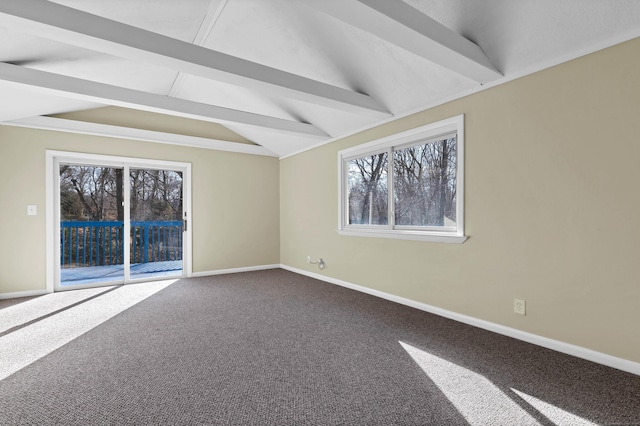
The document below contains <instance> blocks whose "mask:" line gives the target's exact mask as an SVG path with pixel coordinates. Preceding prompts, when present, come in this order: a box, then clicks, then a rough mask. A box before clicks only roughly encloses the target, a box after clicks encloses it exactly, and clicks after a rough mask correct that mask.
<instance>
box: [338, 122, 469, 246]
mask: <svg viewBox="0 0 640 426" xmlns="http://www.w3.org/2000/svg"><path fill="white" fill-rule="evenodd" d="M451 133H456V155H457V163H456V164H457V169H456V227H455V228H453V227H449V228H444V227H442V228H441V227H424V228H420V229H412V227H407V226H393V217H392V216H391V215H393V209H392V208H391V207H390V218H389V219H390V220H389V225H355V224H349V219H348V214H349V212H348V206H349V202H348V197H349V190H348V188H347V187H346V185H347V182H348V177H347V174H348V167H347V166H346V164H347V162H348V161H349V160H352V159H354V158H359V157H363V156H367V155H375V154H380V153H382V152H387V153H388V154H387V155H388V159H389V161H393V150H394V149H402V148H406V147H409V146H412V145H418V144H420V143H421V142H424V141H427V142H428V141H429V140H434V139H437V138H438V137H441V136H445V135H447V134H451ZM392 174H393V173H389V174H388V175H387V179H388V191H389V194H390V199H391V198H392V195H391V194H393V176H390V175H392ZM338 194H339V198H338V234H340V235H346V236H357V237H376V238H395V239H403V240H418V241H432V242H443V243H458V244H460V243H463V242H464V241H465V240H466V239H467V238H468V237H467V236H465V234H464V115H458V116H456V117H452V118H449V119H446V120H442V121H438V122H436V123H431V124H427V125H424V126H420V127H417V128H415V129H411V130H407V131H405V132H401V133H397V134H394V135H391V136H388V137H385V138H382V139H377V140H375V141H371V142H368V143H365V144H362V145H358V146H355V147H352V148H348V149H344V150H342V151H339V152H338Z"/></svg>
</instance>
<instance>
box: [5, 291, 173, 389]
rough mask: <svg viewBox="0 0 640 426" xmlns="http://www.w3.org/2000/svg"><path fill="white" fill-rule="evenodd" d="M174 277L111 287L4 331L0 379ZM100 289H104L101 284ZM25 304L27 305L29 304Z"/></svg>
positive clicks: (106, 318)
mask: <svg viewBox="0 0 640 426" xmlns="http://www.w3.org/2000/svg"><path fill="white" fill-rule="evenodd" d="M176 281H177V280H166V281H152V282H146V283H136V284H131V285H125V286H121V287H120V288H118V289H116V290H114V291H109V292H106V293H105V294H103V295H100V296H98V297H95V298H92V299H90V300H87V301H86V302H84V303H80V304H77V305H76V306H73V307H71V308H69V309H65V310H62V311H60V312H58V313H56V314H55V315H52V316H49V317H46V318H43V319H42V320H39V321H36V322H34V323H33V324H29V325H27V326H25V327H23V328H19V329H17V330H16V331H13V332H10V333H8V334H5V335H4V336H2V337H0V380H3V379H5V378H6V377H8V376H10V375H11V374H13V373H15V372H16V371H18V370H20V369H22V368H24V367H26V366H28V365H30V364H31V363H33V362H35V361H37V360H38V359H40V358H42V357H44V356H46V355H47V354H49V353H51V352H53V351H54V350H56V349H58V348H60V347H62V346H63V345H65V344H67V343H69V342H71V341H72V340H73V339H76V338H77V337H79V336H81V335H82V334H84V333H86V332H88V331H89V330H91V329H93V328H95V327H97V326H98V325H100V324H102V323H103V322H105V321H107V320H108V319H110V318H113V317H114V316H116V315H117V314H119V313H120V312H123V311H124V310H126V309H128V308H130V307H132V306H134V305H135V304H136V303H139V302H141V301H143V300H144V299H146V298H147V297H149V296H151V295H153V294H155V293H157V292H159V291H160V290H163V289H165V288H167V287H168V286H170V285H171V284H173V283H175V282H176ZM75 291H82V290H74V292H75ZM102 291H104V288H103V289H102ZM70 293H71V292H70ZM76 297H78V295H76ZM80 297H86V294H83V295H80ZM16 306H20V305H16ZM27 308H29V309H30V308H31V307H27ZM7 309H9V308H7ZM13 313H14V314H16V315H22V314H19V312H18V311H17V310H14V312H13ZM24 315H26V314H24ZM13 322H15V321H13Z"/></svg>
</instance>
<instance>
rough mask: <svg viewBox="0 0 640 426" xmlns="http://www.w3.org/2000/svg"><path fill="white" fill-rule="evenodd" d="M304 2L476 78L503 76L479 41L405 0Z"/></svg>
mask: <svg viewBox="0 0 640 426" xmlns="http://www.w3.org/2000/svg"><path fill="white" fill-rule="evenodd" d="M303 1H304V3H305V4H307V5H309V6H311V7H312V8H314V9H316V10H318V11H320V12H323V13H325V14H328V15H330V16H332V17H334V18H336V19H339V20H341V21H343V22H346V23H347V24H349V25H352V26H354V27H356V28H359V29H361V30H363V31H366V32H368V33H370V34H373V35H375V36H377V37H379V38H381V39H383V40H385V41H387V42H389V43H392V44H394V45H396V46H398V47H400V48H402V49H405V50H408V51H409V52H412V53H414V54H416V55H418V56H420V57H422V58H424V59H427V60H429V61H431V62H434V63H436V64H438V65H440V66H442V67H444V68H447V69H449V70H451V71H455V72H457V73H458V74H460V75H463V76H465V77H467V78H470V79H471V80H473V81H476V82H479V83H482V84H484V83H488V82H490V81H494V80H496V79H499V78H500V77H502V74H501V73H500V72H499V71H498V70H497V69H496V68H495V67H494V66H493V64H491V61H490V60H489V58H487V56H486V55H485V54H484V52H483V51H482V49H481V48H480V47H479V46H478V45H477V44H475V43H473V42H472V41H470V40H468V39H466V38H464V37H463V36H461V35H460V34H458V33H456V32H455V31H453V30H451V29H449V28H447V27H445V26H444V25H442V24H441V23H439V22H438V21H435V20H433V19H431V18H430V17H428V16H427V15H425V14H424V13H422V12H420V11H419V10H417V9H414V8H413V7H411V6H409V5H408V4H406V3H404V2H402V1H389V0H340V1H316V0H303Z"/></svg>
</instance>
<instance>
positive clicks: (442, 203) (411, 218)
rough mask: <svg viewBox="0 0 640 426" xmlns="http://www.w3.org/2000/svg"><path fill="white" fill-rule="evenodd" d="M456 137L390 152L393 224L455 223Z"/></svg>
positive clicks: (430, 224)
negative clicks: (391, 158) (392, 168)
mask: <svg viewBox="0 0 640 426" xmlns="http://www.w3.org/2000/svg"><path fill="white" fill-rule="evenodd" d="M456 160H457V156H456V138H455V137H452V138H448V139H443V140H439V141H436V142H431V143H427V144H424V145H416V146H412V147H409V148H403V149H399V150H397V151H394V153H393V165H394V172H393V179H394V181H393V185H394V186H393V188H394V191H393V192H394V194H393V196H394V202H395V224H396V225H397V226H447V227H450V226H456Z"/></svg>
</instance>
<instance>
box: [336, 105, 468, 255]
mask: <svg viewBox="0 0 640 426" xmlns="http://www.w3.org/2000/svg"><path fill="white" fill-rule="evenodd" d="M463 124H464V117H463V116H458V117H454V118H451V119H448V120H444V121H440V122H437V123H433V124H429V125H426V126H422V127H419V128H417V129H413V130H409V131H406V132H403V133H400V134H396V135H393V136H390V137H387V138H384V139H380V140H377V141H373V142H370V143H367V144H364V145H359V146H356V147H354V148H349V149H346V150H343V151H340V152H339V153H338V159H339V169H340V179H339V180H340V203H339V205H340V212H339V224H338V232H339V233H340V234H342V235H357V236H370V237H382V238H402V239H415V240H425V241H441V242H454V243H461V242H464V240H465V239H466V238H467V237H465V236H464V231H463V225H464V218H463V200H464V198H463V183H464V179H463V152H464V129H463Z"/></svg>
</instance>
